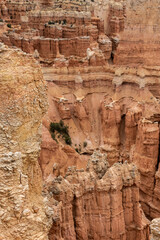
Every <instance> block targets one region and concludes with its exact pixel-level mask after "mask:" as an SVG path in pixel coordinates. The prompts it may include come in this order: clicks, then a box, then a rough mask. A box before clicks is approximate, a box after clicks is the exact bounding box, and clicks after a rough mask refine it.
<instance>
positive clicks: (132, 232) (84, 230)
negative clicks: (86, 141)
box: [49, 152, 149, 240]
mask: <svg viewBox="0 0 160 240" xmlns="http://www.w3.org/2000/svg"><path fill="white" fill-rule="evenodd" d="M139 180H140V176H139V173H138V171H137V169H136V167H135V166H134V165H133V164H127V163H124V164H123V165H122V164H120V163H117V164H115V165H114V166H112V167H111V168H109V166H108V162H107V160H106V155H105V154H100V153H99V152H94V154H93V155H92V157H91V159H90V160H89V162H88V166H87V171H84V170H83V171H82V170H76V168H74V167H71V168H69V169H68V172H67V174H66V176H65V178H62V177H60V176H59V177H57V178H55V179H54V180H53V182H52V184H51V185H50V187H49V192H50V195H52V196H53V197H54V198H55V199H56V205H57V208H59V214H58V212H57V214H56V216H55V217H54V218H53V226H52V228H51V230H50V233H49V239H50V240H55V239H66V240H76V239H84V240H87V239H95V240H100V239H101V240H102V239H105V240H109V239H110V240H111V239H114V240H120V239H124V240H125V239H127V240H132V239H133V240H140V239H141V240H143V239H146V240H147V239H149V229H148V220H147V219H146V218H145V216H144V214H143V211H142V209H141V207H140V205H139V189H138V187H139Z"/></svg>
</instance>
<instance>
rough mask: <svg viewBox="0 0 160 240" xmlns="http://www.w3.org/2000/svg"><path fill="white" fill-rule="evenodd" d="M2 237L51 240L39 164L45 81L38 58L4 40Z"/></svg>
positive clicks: (0, 65)
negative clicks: (7, 43) (16, 48)
mask: <svg viewBox="0 0 160 240" xmlns="http://www.w3.org/2000/svg"><path fill="white" fill-rule="evenodd" d="M0 93H1V94H0V159H1V161H0V239H5V240H15V239H17V240H23V239H26V240H33V239H34V240H47V239H48V237H47V234H48V231H49V228H50V213H49V212H48V211H49V207H47V199H44V198H43V197H42V176H41V171H40V167H39V164H38V156H39V151H40V141H41V118H42V116H43V115H44V113H45V111H46V106H47V105H46V97H45V85H44V82H43V77H42V73H41V70H40V67H39V65H38V63H37V62H36V61H35V60H34V59H33V58H32V57H31V56H29V55H26V54H24V53H22V52H21V51H20V50H15V49H9V48H7V47H5V46H4V45H3V44H0Z"/></svg>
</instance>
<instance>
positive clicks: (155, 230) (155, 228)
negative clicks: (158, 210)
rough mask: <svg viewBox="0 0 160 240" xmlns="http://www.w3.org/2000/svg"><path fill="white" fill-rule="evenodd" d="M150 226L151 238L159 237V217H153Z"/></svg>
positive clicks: (156, 238)
mask: <svg viewBox="0 0 160 240" xmlns="http://www.w3.org/2000/svg"><path fill="white" fill-rule="evenodd" d="M150 228H151V240H158V239H160V219H159V218H155V219H154V220H153V221H152V222H151V225H150Z"/></svg>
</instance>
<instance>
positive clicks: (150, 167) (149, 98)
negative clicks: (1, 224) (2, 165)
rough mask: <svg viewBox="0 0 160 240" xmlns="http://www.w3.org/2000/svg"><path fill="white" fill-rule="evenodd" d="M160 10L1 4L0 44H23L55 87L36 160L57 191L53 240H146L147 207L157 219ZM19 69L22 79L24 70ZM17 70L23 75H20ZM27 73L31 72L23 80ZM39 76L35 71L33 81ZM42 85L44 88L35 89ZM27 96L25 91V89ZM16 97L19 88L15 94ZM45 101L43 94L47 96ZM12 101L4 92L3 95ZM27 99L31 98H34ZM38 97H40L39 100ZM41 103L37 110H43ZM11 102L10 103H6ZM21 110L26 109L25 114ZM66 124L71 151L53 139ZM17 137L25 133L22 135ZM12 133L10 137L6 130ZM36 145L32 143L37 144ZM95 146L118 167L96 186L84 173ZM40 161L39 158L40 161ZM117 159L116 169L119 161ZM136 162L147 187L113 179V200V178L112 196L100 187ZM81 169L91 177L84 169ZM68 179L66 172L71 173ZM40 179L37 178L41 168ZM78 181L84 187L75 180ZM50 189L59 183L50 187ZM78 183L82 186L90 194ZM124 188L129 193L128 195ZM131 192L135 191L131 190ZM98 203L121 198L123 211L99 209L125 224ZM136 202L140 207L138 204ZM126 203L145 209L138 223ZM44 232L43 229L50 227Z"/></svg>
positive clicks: (108, 4)
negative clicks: (53, 127)
mask: <svg viewBox="0 0 160 240" xmlns="http://www.w3.org/2000/svg"><path fill="white" fill-rule="evenodd" d="M159 7H160V6H159V1H158V0H153V1H152V2H151V1H149V0H143V1H142V0H141V1H140V0H136V1H133V0H125V1H119V0H114V1H109V0H101V1H98V0H94V1H75V2H74V1H51V0H47V1H45V0H43V1H29V2H27V1H25V0H22V1H16V2H15V1H7V0H4V1H1V2H0V18H1V19H2V21H1V22H0V40H1V41H2V42H4V43H5V44H6V45H8V46H14V47H18V48H20V49H22V50H23V51H24V52H26V53H30V54H32V55H33V56H34V58H35V59H36V60H37V61H38V62H39V63H40V64H41V67H42V71H43V76H44V79H45V81H46V82H47V85H48V102H49V107H48V111H47V113H46V114H45V115H44V117H43V128H42V144H41V154H40V158H39V163H40V166H41V170H42V175H43V180H44V182H45V184H46V186H45V187H46V188H45V191H46V192H45V194H46V195H47V196H48V195H49V194H50V195H51V198H50V208H53V210H54V214H55V215H54V216H55V219H54V220H53V225H52V228H51V230H50V233H49V236H50V239H51V240H52V239H56V238H57V239H63V238H64V239H106V238H105V237H104V235H105V234H107V238H108V239H117V240H118V239H127V240H130V239H132V235H133V236H134V238H133V239H137V240H140V239H142V240H143V239H148V238H149V235H148V223H147V221H146V220H145V218H144V216H143V211H144V213H145V215H146V216H147V217H148V219H153V218H158V217H160V209H159V204H160V193H159V178H160V177H159V176H160V174H159V171H160V168H159V123H160V114H159V112H160V100H159V98H160V81H159V76H160V74H159V72H160V62H159V59H160V57H159V55H160V54H159V33H160V31H159ZM12 51H13V50H12ZM13 52H17V51H13ZM18 53H20V51H18ZM10 59H11V58H10ZM6 64H8V62H6ZM34 64H36V63H35V62H34ZM15 66H16V68H14V71H15V69H17V65H15ZM37 66H38V64H37V65H34V66H33V67H29V69H30V70H31V69H32V71H33V69H39V67H38V68H37ZM20 68H21V69H23V68H22V66H21V65H20V67H19V65H18V70H16V71H15V73H16V72H17V71H20ZM14 71H13V70H12V72H14ZM35 71H37V70H35ZM21 72H22V73H23V74H24V73H25V71H23V70H21V71H20V73H21ZM5 74H6V73H5ZM18 74H19V72H18V73H17V75H16V76H18ZM28 74H29V73H28V72H27V73H26V76H28ZM32 74H33V73H32ZM36 74H37V73H34V74H33V76H34V77H33V79H34V78H35V75H36ZM9 76H10V75H9ZM13 76H14V75H13ZM22 79H25V78H22ZM22 79H21V77H20V78H19V79H18V80H17V81H18V83H19V84H20V83H21V81H22ZM40 79H42V76H41V77H40ZM34 81H36V80H34ZM23 84H24V83H23V82H22V85H23ZM35 84H36V86H37V83H35ZM14 85H15V84H14ZM42 88H44V86H43V87H42ZM17 89H18V88H17ZM33 89H34V87H32V86H31V89H30V91H31V92H30V94H31V95H32V97H33V96H34V95H35V94H34V90H33ZM27 90H28V88H27ZM27 90H26V89H25V88H24V89H23V91H24V92H26V91H27ZM9 91H11V92H12V91H13V89H9ZM32 91H33V92H32ZM13 93H14V92H13ZM42 95H43V96H44V95H45V93H44V94H42ZM5 96H7V95H6V93H5ZM14 96H16V94H14ZM29 96H30V95H29ZM6 99H8V98H6ZM18 99H19V96H18ZM39 99H41V96H40V97H39ZM8 101H9V100H8ZM25 101H27V100H25ZM25 101H24V102H25ZM28 101H29V102H30V101H32V98H31V100H30V99H29V100H28ZM36 101H37V100H36V99H35V103H36V104H37V102H36ZM45 101H46V102H47V100H45ZM42 102H44V101H42ZM42 102H40V103H39V104H38V105H37V106H39V107H40V108H43V107H41V104H42ZM26 104H28V103H26ZM5 105H7V106H9V104H8V102H6V103H5ZM23 110H24V112H26V110H25V108H24V109H23ZM34 110H35V109H33V113H34ZM14 111H15V112H16V111H18V110H14ZM25 114H27V113H24V119H26V121H27V124H28V125H26V126H27V127H25V128H27V129H30V127H32V128H34V127H35V130H33V129H32V130H33V131H31V133H36V129H37V128H38V127H37V128H36V124H38V123H39V124H40V122H37V123H33V122H32V123H33V126H31V125H30V124H31V123H30V124H29V123H28V121H29V120H27V117H26V116H28V115H25ZM35 114H37V113H35ZM22 115H23V114H22ZM42 115H43V114H42V113H40V116H39V118H38V119H37V118H36V117H34V114H33V115H32V117H33V118H34V120H35V121H36V119H37V121H38V120H39V119H41V117H42ZM18 116H19V115H18ZM60 120H63V121H64V124H65V125H67V126H68V127H69V128H68V129H69V134H70V137H71V139H72V146H67V145H66V144H65V141H64V139H62V138H61V137H58V134H57V135H56V139H53V138H52V137H51V133H50V123H51V122H57V123H58V122H59V121H60ZM15 122H16V124H21V123H17V122H18V121H17V120H16V121H15ZM18 127H19V125H18ZM23 130H24V128H23V127H21V128H20V133H21V132H22V133H23ZM25 131H26V130H25ZM26 134H27V140H25V138H24V137H22V136H21V135H20V137H18V138H19V140H17V141H20V143H21V144H22V145H23V146H25V144H23V141H25V142H29V144H28V146H29V147H31V146H30V143H31V142H34V141H35V142H38V141H37V140H35V138H32V136H30V135H28V132H27V131H26ZM16 135H17V136H19V135H18V133H17V132H16V133H15V136H16ZM6 136H7V137H8V134H7V135H6ZM13 145H14V144H13ZM20 146H21V145H20ZM33 147H35V146H34V144H33ZM9 148H10V147H9ZM95 149H100V150H101V152H103V153H105V154H107V159H108V163H109V165H110V166H111V168H109V169H108V170H106V173H105V175H104V176H103V177H102V179H101V180H99V179H97V176H96V177H95V176H94V174H93V182H94V184H93V183H90V182H91V180H90V178H91V177H90V175H91V173H92V172H94V171H92V170H91V169H90V171H91V173H89V172H86V171H85V169H86V166H87V163H88V159H89V158H90V156H91V155H92V153H93V152H94V150H95ZM4 151H6V149H4ZM7 151H8V150H7ZM16 151H18V150H16ZM27 151H28V150H27ZM37 151H38V150H37ZM9 152H12V150H9ZM37 156H38V155H36V157H34V159H36V160H37V158H38V157H37ZM126 160H127V161H128V162H129V163H130V164H129V165H127V164H124V163H125V161H126ZM24 162H25V165H24V166H25V167H22V168H23V170H24V175H25V174H26V175H27V174H31V173H32V174H31V175H32V176H30V175H27V176H29V180H28V181H29V182H30V179H32V177H33V176H34V172H35V171H36V170H35V169H38V165H37V162H36V161H33V162H34V164H31V165H30V164H29V163H26V161H24ZM35 162H36V163H35ZM117 162H119V165H115V163H117ZM132 163H134V164H135V165H136V167H137V169H138V170H139V172H140V184H139V183H138V184H137V181H138V182H139V180H135V179H139V177H135V178H133V177H132V178H133V179H132V181H131V182H132V183H127V184H129V185H127V187H126V185H125V184H126V183H125V181H124V182H123V183H122V184H121V186H119V185H118V183H116V184H115V189H116V190H115V192H114V196H113V198H112V195H113V194H112V190H113V189H112V185H114V183H112V179H109V181H110V182H111V186H110V190H108V191H106V192H105V191H104V189H103V186H102V188H101V187H100V189H99V187H98V186H99V184H102V183H103V184H104V185H105V184H106V183H105V179H108V178H109V177H107V176H108V174H109V175H111V178H112V177H113V178H114V176H112V174H111V173H112V171H113V172H114V173H115V175H116V176H117V175H118V172H121V174H120V175H118V176H119V178H120V179H122V178H123V173H124V171H126V172H127V173H126V174H127V176H130V173H129V171H130V170H129V169H130V168H132V169H134V165H132ZM27 164H28V165H27ZM121 164H122V165H121ZM33 165H34V166H35V168H34V167H33ZM70 166H76V168H77V169H78V170H77V171H76V170H75V169H74V168H73V169H74V170H73V169H72V168H71V170H70V171H71V172H72V171H73V173H72V174H71V177H69V176H70V174H69V173H68V167H70ZM82 168H83V169H84V171H82V170H81V171H80V169H82ZM26 169H27V170H26ZM30 169H33V170H30ZM27 171H28V172H27ZM37 171H39V170H37ZM78 171H80V172H78ZM135 171H136V173H135V175H136V176H138V173H137V170H135ZM26 172H27V173H26ZM133 172H134V170H133ZM66 174H69V175H67V176H66ZM37 175H40V173H38V172H37ZM113 175H114V174H113ZM20 176H21V175H20ZM105 176H106V177H105ZM81 178H82V179H81ZM115 178H116V177H115ZM20 179H21V177H20ZM86 179H87V180H86ZM74 180H75V181H76V183H75V184H77V185H74V184H73V182H74ZM20 181H21V180H20ZM83 181H84V182H85V181H88V182H89V183H90V184H91V187H92V189H91V191H90V192H88V190H87V189H85V186H84V185H83V183H82V182H83ZM115 181H118V180H115ZM120 181H121V180H120ZM31 182H32V181H31ZM33 182H34V183H32V184H33V185H34V184H36V183H35V181H34V180H33ZM39 182H40V180H38V181H37V184H38V185H34V187H33V189H34V188H36V186H39ZM100 182H101V183H100ZM32 184H30V185H31V187H30V189H32ZM50 184H51V185H52V184H53V186H52V187H51V186H50ZM103 184H102V185H103ZM79 185H82V186H83V189H81V188H80V186H79ZM50 187H51V188H52V190H53V192H52V191H50V190H49V194H48V190H47V188H49V189H50ZM38 188H39V187H38ZM119 188H120V189H121V190H122V192H123V194H124V195H123V194H122V195H121V193H120V192H119ZM125 188H127V189H128V190H126V193H125ZM56 189H59V190H57V191H58V193H57V194H56V193H54V192H56ZM66 189H67V190H66ZM69 189H72V191H70V190H69ZM98 189H99V190H98ZM138 189H139V190H138ZM34 191H35V190H34ZM36 191H39V192H38V194H40V192H41V190H38V189H37V190H36ZM76 191H77V192H78V193H77V192H76ZM134 191H136V196H137V198H136V200H135V199H131V198H132V197H131V195H134V194H133V192H134ZM103 192H105V194H103ZM128 192H129V193H128ZM137 192H138V193H137ZM59 194H60V196H59ZM76 194H79V195H76ZM125 194H126V197H125ZM33 195H34V194H33ZM120 195H121V196H120ZM29 196H32V194H29ZM85 196H86V198H85ZM92 196H93V199H92ZM101 197H102V199H103V198H104V203H109V202H107V201H109V200H108V199H106V200H105V198H109V197H110V198H112V199H111V200H112V201H113V204H114V201H117V200H116V199H119V202H118V203H117V202H116V203H115V205H118V204H120V209H121V210H122V213H121V214H120V213H119V212H117V211H118V210H116V209H115V208H114V206H110V210H108V208H107V207H106V205H105V206H104V208H103V209H102V210H104V212H105V214H107V215H108V212H107V211H110V213H112V211H113V212H114V213H117V215H116V216H117V218H116V217H115V219H116V220H115V221H118V222H119V219H120V221H121V222H122V223H123V224H122V225H118V226H117V225H116V226H115V229H114V224H113V226H112V220H111V219H110V220H108V219H106V218H105V216H106V215H105V214H104V217H102V216H101V213H100V209H101V203H99V201H101ZM55 199H57V202H56V200H55ZM88 199H91V200H90V205H91V206H88V205H87V204H88V203H86V202H87V201H88ZM95 199H97V203H95ZM129 199H131V200H129ZM111 200H110V202H112V201H111ZM102 201H103V200H102ZM139 201H140V203H141V205H142V209H143V211H142V210H141V207H139ZM31 202H32V201H31ZM82 202H84V205H83V204H82ZM56 204H57V206H56ZM86 205H87V206H86ZM128 205H130V206H131V205H132V206H134V207H133V208H134V211H135V209H136V210H137V211H138V213H137V212H136V211H135V212H136V214H137V215H138V219H135V218H134V216H133V215H134V211H133V213H131V212H132V210H131V209H132V207H128ZM89 207H90V209H89ZM128 208H130V210H128ZM126 209H127V210H126ZM96 211H97V212H96ZM126 211H128V212H127V213H126ZM42 212H43V211H42ZM60 212H62V213H60ZM95 212H96V213H95ZM106 212H107V213H106ZM140 212H141V213H140ZM92 213H93V214H92ZM94 213H95V215H94ZM27 214H28V213H27ZM56 214H58V215H57V216H56ZM29 216H30V215H29ZM113 216H115V215H114V214H113ZM131 216H132V217H131ZM85 217H86V218H87V219H88V221H87V223H86V222H85V221H84V218H85ZM128 218H129V219H131V220H128ZM97 219H98V220H97ZM102 219H103V220H104V221H105V222H106V225H105V227H106V226H108V225H109V226H111V227H110V229H106V228H105V227H104V225H103V223H102ZM92 221H93V222H94V226H96V225H97V221H98V222H101V227H100V228H98V227H97V228H96V227H95V228H94V227H93V224H92ZM107 221H108V222H107ZM44 222H45V221H44ZM88 223H89V224H88ZM143 223H144V225H143ZM80 228H81V229H82V230H80ZM111 229H113V231H112V230H111ZM44 232H45V233H46V232H47V230H45V231H44ZM100 232H101V233H102V235H100ZM117 232H121V236H120V235H117ZM136 234H137V235H136ZM42 239H43V238H42Z"/></svg>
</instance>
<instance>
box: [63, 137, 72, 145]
mask: <svg viewBox="0 0 160 240" xmlns="http://www.w3.org/2000/svg"><path fill="white" fill-rule="evenodd" d="M65 143H66V144H68V145H72V140H71V138H70V136H67V135H66V136H65Z"/></svg>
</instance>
